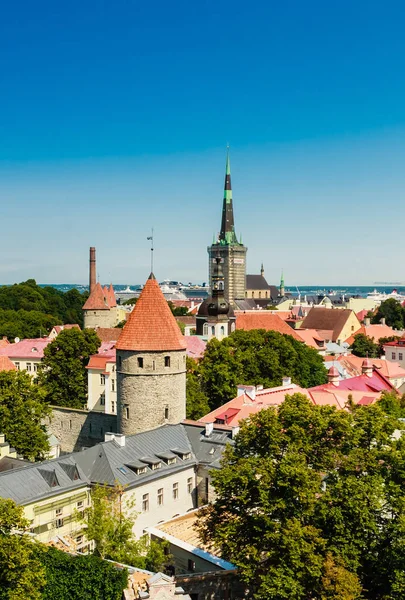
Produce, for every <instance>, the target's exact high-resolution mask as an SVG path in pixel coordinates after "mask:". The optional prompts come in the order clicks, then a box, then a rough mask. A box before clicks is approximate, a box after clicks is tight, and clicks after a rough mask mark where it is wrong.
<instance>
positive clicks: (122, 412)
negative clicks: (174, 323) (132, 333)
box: [116, 350, 186, 434]
mask: <svg viewBox="0 0 405 600" xmlns="http://www.w3.org/2000/svg"><path fill="white" fill-rule="evenodd" d="M165 357H168V358H169V359H170V366H165ZM139 358H140V359H143V366H142V367H141V366H139V363H138V359H139ZM116 368H117V411H118V426H119V428H120V432H121V433H124V434H131V433H140V432H142V431H148V430H150V429H154V428H155V427H159V426H160V425H164V424H165V423H180V421H182V420H183V419H185V417H186V353H185V351H184V350H181V351H168V352H135V351H134V352H131V351H127V350H117V367H116ZM166 408H168V418H166V414H165V409H166ZM127 410H128V411H129V412H128V414H127Z"/></svg>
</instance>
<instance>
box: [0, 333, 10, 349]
mask: <svg viewBox="0 0 405 600" xmlns="http://www.w3.org/2000/svg"><path fill="white" fill-rule="evenodd" d="M9 343H10V342H9V341H8V339H7V338H6V336H3V339H1V340H0V348H4V346H8V345H9Z"/></svg>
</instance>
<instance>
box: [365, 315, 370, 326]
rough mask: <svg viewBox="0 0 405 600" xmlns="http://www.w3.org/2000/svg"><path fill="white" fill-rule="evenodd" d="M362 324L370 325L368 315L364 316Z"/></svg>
mask: <svg viewBox="0 0 405 600" xmlns="http://www.w3.org/2000/svg"><path fill="white" fill-rule="evenodd" d="M364 325H365V326H366V327H370V317H366V318H365V319H364Z"/></svg>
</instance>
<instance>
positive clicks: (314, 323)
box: [301, 307, 360, 342]
mask: <svg viewBox="0 0 405 600" xmlns="http://www.w3.org/2000/svg"><path fill="white" fill-rule="evenodd" d="M352 314H353V315H354V313H353V311H352V310H351V309H350V308H322V307H313V308H311V310H310V311H309V313H308V314H307V316H306V317H305V319H304V320H303V322H302V325H301V327H302V329H320V330H325V329H326V330H332V331H333V335H332V341H333V342H335V341H336V340H337V339H338V336H339V334H340V332H341V331H342V329H343V327H344V326H345V324H346V322H347V320H348V319H349V317H350V316H351V315H352ZM354 316H355V315H354ZM356 319H357V317H356ZM357 320H358V319H357ZM359 326H360V322H359Z"/></svg>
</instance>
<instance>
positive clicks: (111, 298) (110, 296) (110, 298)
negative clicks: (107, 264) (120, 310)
mask: <svg viewBox="0 0 405 600" xmlns="http://www.w3.org/2000/svg"><path fill="white" fill-rule="evenodd" d="M106 298H107V303H108V306H109V307H110V308H114V306H117V300H116V298H115V293H114V288H113V284H112V283H110V287H109V288H108V289H107V295H106Z"/></svg>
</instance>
